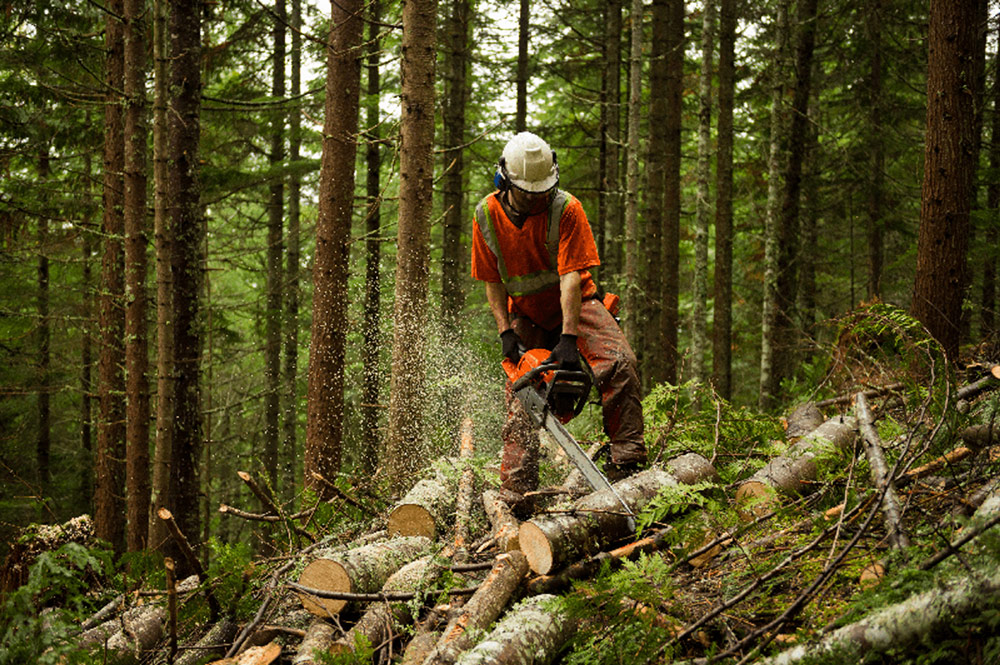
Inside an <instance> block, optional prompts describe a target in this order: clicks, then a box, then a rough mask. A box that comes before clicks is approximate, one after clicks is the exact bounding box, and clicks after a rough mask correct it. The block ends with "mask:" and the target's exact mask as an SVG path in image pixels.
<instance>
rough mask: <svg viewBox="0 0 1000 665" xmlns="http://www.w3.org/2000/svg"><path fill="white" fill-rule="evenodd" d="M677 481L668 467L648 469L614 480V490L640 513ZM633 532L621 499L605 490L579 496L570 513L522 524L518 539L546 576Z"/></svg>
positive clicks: (530, 561)
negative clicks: (622, 508) (619, 500)
mask: <svg viewBox="0 0 1000 665" xmlns="http://www.w3.org/2000/svg"><path fill="white" fill-rule="evenodd" d="M679 484H680V483H679V482H678V480H677V479H676V478H675V477H674V476H673V475H672V474H670V473H668V472H667V471H663V470H661V469H647V470H646V471H643V472H641V473H637V474H636V475H634V476H631V477H629V478H626V479H625V480H622V481H619V482H617V483H615V485H614V488H615V491H616V492H617V493H618V495H619V496H620V497H621V499H622V500H623V501H624V502H625V503H626V505H628V507H629V508H630V509H631V510H632V512H633V513H638V512H639V511H641V510H642V509H643V507H645V505H646V504H647V503H649V501H651V500H652V499H653V498H654V497H655V496H656V495H657V493H658V492H659V491H660V490H661V489H662V488H664V487H667V486H677V485H679ZM631 535H632V528H631V526H630V524H629V519H628V516H626V515H625V514H624V513H623V512H622V510H621V504H620V503H619V502H618V499H617V498H616V497H615V496H614V495H613V494H612V493H611V492H610V491H608V490H603V491H601V492H594V493H593V494H588V495H587V496H585V497H583V498H581V499H578V500H577V501H575V502H574V503H573V507H572V510H570V511H567V512H565V513H559V514H550V515H539V516H537V517H535V518H533V519H531V520H530V521H528V522H524V523H522V524H521V529H520V531H519V532H518V539H519V540H520V543H521V551H522V552H524V554H525V556H526V557H527V558H528V565H529V566H531V570H532V571H534V572H536V573H538V574H539V575H547V574H549V573H550V572H552V571H553V570H558V569H559V568H562V567H563V566H565V565H568V564H570V563H573V562H575V561H579V560H581V559H583V558H585V557H588V556H590V555H592V554H596V553H597V552H600V551H601V550H603V549H606V548H607V546H608V545H610V544H611V543H613V542H615V541H617V540H621V539H623V538H627V537H628V536H631Z"/></svg>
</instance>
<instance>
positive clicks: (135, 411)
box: [124, 0, 150, 552]
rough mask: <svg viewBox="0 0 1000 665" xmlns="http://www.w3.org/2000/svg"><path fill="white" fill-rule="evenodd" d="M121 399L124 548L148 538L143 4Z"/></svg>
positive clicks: (128, 186) (130, 55)
mask: <svg viewBox="0 0 1000 665" xmlns="http://www.w3.org/2000/svg"><path fill="white" fill-rule="evenodd" d="M124 10H125V15H124V16H125V35H124V38H125V97H126V99H127V104H126V107H125V130H124V131H125V197H124V204H125V219H124V222H125V293H126V296H127V297H126V300H125V376H126V386H125V395H126V403H127V407H128V413H127V414H126V418H125V422H126V433H125V437H126V449H127V450H126V461H125V470H126V474H125V477H126V485H127V504H128V533H127V538H126V541H127V546H128V551H130V552H139V551H141V550H144V549H146V546H147V544H148V535H149V500H150V479H149V413H150V409H149V377H148V375H147V373H148V370H149V343H148V328H147V325H146V315H147V310H148V298H147V295H146V273H147V272H148V260H147V255H146V246H147V244H148V239H147V233H148V231H147V220H146V140H147V135H148V131H147V128H146V91H145V85H146V47H145V43H144V35H145V32H146V26H145V21H144V16H145V11H146V9H145V1H144V0H125V7H124Z"/></svg>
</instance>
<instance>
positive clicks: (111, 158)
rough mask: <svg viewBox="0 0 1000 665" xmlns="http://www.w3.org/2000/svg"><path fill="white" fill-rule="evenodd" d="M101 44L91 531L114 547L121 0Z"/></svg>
mask: <svg viewBox="0 0 1000 665" xmlns="http://www.w3.org/2000/svg"><path fill="white" fill-rule="evenodd" d="M108 9H109V16H108V17H107V19H106V23H105V25H106V29H105V37H104V44H105V48H106V49H107V61H106V62H107V71H106V83H107V86H108V91H109V92H108V93H107V97H106V100H105V107H104V196H103V199H104V222H103V234H104V248H103V251H104V255H103V258H102V262H101V290H100V294H101V295H100V314H99V326H100V339H101V345H100V359H99V361H98V388H97V391H98V400H99V405H100V406H99V408H100V415H99V416H98V424H97V478H96V483H95V486H94V494H95V496H94V532H95V534H96V535H97V537H98V538H101V539H103V540H106V541H107V542H109V543H111V544H112V545H113V546H114V548H115V550H116V551H121V550H122V549H123V548H124V545H125V528H124V527H125V496H124V490H125V409H124V400H123V399H122V396H123V395H124V394H125V377H124V374H123V372H122V368H123V367H124V366H125V357H124V348H123V339H124V336H125V312H124V308H123V296H124V291H125V277H124V274H123V273H124V259H123V256H122V255H123V247H122V234H123V231H124V229H123V226H124V221H123V219H122V205H123V203H122V186H123V183H122V171H123V170H124V167H125V155H124V143H123V136H122V105H121V97H120V94H121V93H120V91H121V90H122V85H123V77H124V67H125V57H124V42H123V30H122V24H121V20H120V17H121V15H122V11H123V5H122V1H121V0H111V2H110V3H109V5H108Z"/></svg>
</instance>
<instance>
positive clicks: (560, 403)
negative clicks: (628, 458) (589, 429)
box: [500, 349, 589, 424]
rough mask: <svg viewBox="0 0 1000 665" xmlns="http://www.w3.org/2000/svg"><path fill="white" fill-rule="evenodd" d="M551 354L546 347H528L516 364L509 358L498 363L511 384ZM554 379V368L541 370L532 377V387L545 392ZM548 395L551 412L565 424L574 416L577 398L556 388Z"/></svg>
mask: <svg viewBox="0 0 1000 665" xmlns="http://www.w3.org/2000/svg"><path fill="white" fill-rule="evenodd" d="M551 354H552V352H551V351H549V350H548V349H530V350H528V351H525V352H524V353H523V354H522V355H521V359H520V360H519V361H518V363H517V364H516V365H515V364H514V362H513V361H512V360H511V359H510V358H504V359H503V362H502V363H500V364H501V366H502V367H503V369H504V371H505V372H506V373H507V379H508V380H509V381H510V382H511V384H512V385H513V384H514V383H516V382H517V380H518V379H520V378H521V377H522V376H524V375H525V374H527V373H528V372H531V371H532V370H534V369H536V368H537V367H540V366H541V365H544V364H545V361H547V360H548V359H549V356H550V355H551ZM554 380H557V374H556V370H555V369H552V370H549V371H547V372H542V373H541V374H540V375H539V376H538V377H536V378H535V379H534V381H533V384H534V385H533V387H534V388H535V389H536V390H538V391H539V392H541V393H543V394H545V393H546V392H547V390H548V389H549V388H550V386H549V384H550V383H552V381H554ZM559 385H562V384H559ZM587 389H588V390H589V384H588V385H587ZM549 395H550V398H549V406H550V407H551V413H552V415H554V416H555V417H556V419H557V420H559V422H561V423H563V424H566V423H568V422H569V421H570V420H572V419H573V418H574V417H575V416H576V413H577V411H576V410H575V405H576V399H577V398H576V397H575V396H574V395H572V394H569V395H562V394H560V392H559V391H558V390H555V391H549Z"/></svg>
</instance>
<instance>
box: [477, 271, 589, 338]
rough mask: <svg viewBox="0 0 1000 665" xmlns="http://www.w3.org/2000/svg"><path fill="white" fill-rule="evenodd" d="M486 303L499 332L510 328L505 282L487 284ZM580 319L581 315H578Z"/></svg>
mask: <svg viewBox="0 0 1000 665" xmlns="http://www.w3.org/2000/svg"><path fill="white" fill-rule="evenodd" d="M485 284H486V302H488V303H489V305H490V312H491V313H492V314H493V318H494V319H496V322H497V332H503V331H504V330H507V329H508V328H510V313H509V312H508V311H507V287H506V286H504V285H503V282H485ZM578 318H579V315H578Z"/></svg>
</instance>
